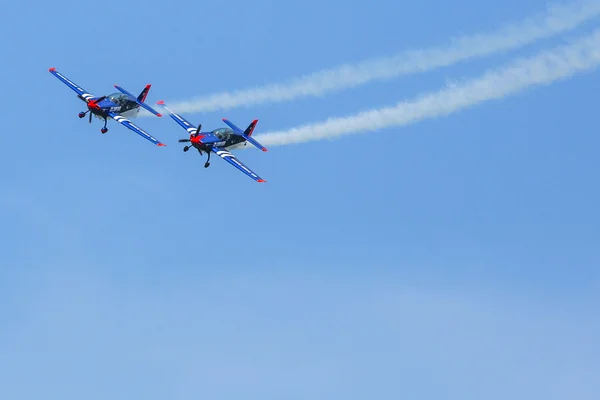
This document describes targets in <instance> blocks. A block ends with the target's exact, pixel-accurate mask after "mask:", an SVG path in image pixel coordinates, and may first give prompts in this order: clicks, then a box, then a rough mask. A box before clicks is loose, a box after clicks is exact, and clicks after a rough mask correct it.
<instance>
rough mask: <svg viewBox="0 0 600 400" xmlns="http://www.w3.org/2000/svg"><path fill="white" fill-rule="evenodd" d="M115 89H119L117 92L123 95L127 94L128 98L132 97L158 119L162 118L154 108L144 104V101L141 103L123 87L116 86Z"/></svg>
mask: <svg viewBox="0 0 600 400" xmlns="http://www.w3.org/2000/svg"><path fill="white" fill-rule="evenodd" d="M115 87H116V88H117V90H118V91H119V92H121V93H125V94H126V95H128V96H131V98H132V99H134V100H135V102H136V103H138V104H139V105H140V106H141V107H143V108H145V109H146V110H148V111H150V112H151V113H152V114H154V115H156V116H157V117H162V114H161V113H159V112H158V111H156V110H155V109H154V108H152V107H150V106H149V105H148V104H146V103H144V102H143V101H139V100H137V98H136V97H135V96H134V95H133V94H132V93H129V92H128V91H127V90H125V89H123V88H122V87H121V86H119V85H115ZM146 87H148V88H149V87H150V85H148V86H146Z"/></svg>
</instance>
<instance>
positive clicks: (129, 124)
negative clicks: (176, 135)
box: [108, 112, 166, 146]
mask: <svg viewBox="0 0 600 400" xmlns="http://www.w3.org/2000/svg"><path fill="white" fill-rule="evenodd" d="M108 115H110V117H111V118H112V119H114V120H115V121H117V122H118V123H120V124H121V125H125V126H126V127H128V128H129V129H131V130H132V131H134V132H135V133H137V134H138V135H140V136H141V137H143V138H145V139H148V140H149V141H151V142H152V143H154V144H155V145H157V146H166V144H164V143H161V142H160V141H159V140H157V139H156V138H154V137H152V136H151V135H150V134H149V133H148V132H146V131H145V130H143V129H142V128H140V127H139V126H137V125H135V124H134V123H133V122H131V121H130V120H128V119H127V118H125V117H124V116H122V115H119V114H116V113H114V112H109V113H108Z"/></svg>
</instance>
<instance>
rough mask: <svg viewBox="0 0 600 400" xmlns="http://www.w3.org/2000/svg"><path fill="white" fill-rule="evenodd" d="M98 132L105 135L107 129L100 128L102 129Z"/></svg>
mask: <svg viewBox="0 0 600 400" xmlns="http://www.w3.org/2000/svg"><path fill="white" fill-rule="evenodd" d="M100 132H102V133H106V132H108V128H102V129H100Z"/></svg>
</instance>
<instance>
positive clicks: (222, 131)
mask: <svg viewBox="0 0 600 400" xmlns="http://www.w3.org/2000/svg"><path fill="white" fill-rule="evenodd" d="M211 133H212V134H213V135H215V136H216V137H218V138H219V139H227V138H229V135H231V134H232V133H233V131H232V130H231V129H229V128H219V129H215V130H214V131H212V132H211Z"/></svg>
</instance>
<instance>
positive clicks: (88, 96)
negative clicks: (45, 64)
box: [48, 68, 94, 103]
mask: <svg viewBox="0 0 600 400" xmlns="http://www.w3.org/2000/svg"><path fill="white" fill-rule="evenodd" d="M48 71H50V73H51V74H52V75H54V76H56V77H57V78H58V79H60V80H61V81H62V82H63V83H64V84H65V85H67V86H68V87H70V88H71V89H73V91H75V93H77V94H78V95H79V97H80V98H81V99H83V100H84V101H85V102H86V103H87V102H88V101H89V100H90V99H91V98H93V97H94V95H93V94H91V93H88V92H87V91H86V90H85V89H83V88H82V87H81V86H78V85H76V84H75V83H73V82H72V81H71V80H69V79H68V78H67V77H66V76H64V75H63V74H61V73H60V72H58V71H57V70H56V68H50V69H49V70H48Z"/></svg>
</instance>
